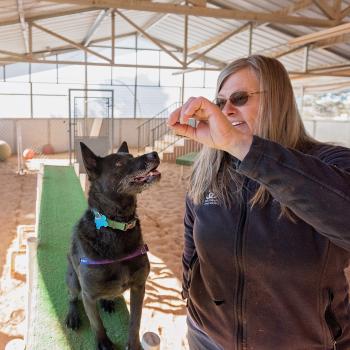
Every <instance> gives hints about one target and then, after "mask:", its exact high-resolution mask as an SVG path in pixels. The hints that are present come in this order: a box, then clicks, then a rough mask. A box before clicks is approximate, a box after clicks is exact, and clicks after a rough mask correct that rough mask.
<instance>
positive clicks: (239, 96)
mask: <svg viewBox="0 0 350 350" xmlns="http://www.w3.org/2000/svg"><path fill="white" fill-rule="evenodd" d="M262 92H263V91H254V92H247V91H236V92H234V93H233V94H232V95H231V96H230V97H229V99H228V100H229V101H230V103H231V104H232V105H233V106H236V107H241V106H244V105H245V104H246V103H247V101H248V99H249V97H250V96H252V95H256V94H260V93H262ZM214 103H215V104H216V105H217V106H218V107H219V108H220V109H223V108H224V107H225V105H226V103H227V100H225V99H224V98H220V97H217V98H216V99H215V101H214Z"/></svg>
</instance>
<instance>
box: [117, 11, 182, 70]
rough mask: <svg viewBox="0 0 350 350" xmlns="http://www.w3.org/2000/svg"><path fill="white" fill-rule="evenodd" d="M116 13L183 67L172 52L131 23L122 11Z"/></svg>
mask: <svg viewBox="0 0 350 350" xmlns="http://www.w3.org/2000/svg"><path fill="white" fill-rule="evenodd" d="M115 12H116V13H117V14H118V15H119V16H120V17H122V18H123V19H124V20H125V21H127V22H128V23H129V24H131V25H132V26H133V27H134V28H135V29H136V30H137V31H138V32H139V33H141V34H142V35H143V36H145V37H146V38H147V39H149V40H150V41H152V42H153V43H154V44H155V45H157V46H158V47H160V48H161V49H162V50H163V51H164V52H166V53H167V54H168V55H169V56H171V57H172V58H173V59H174V60H175V61H177V62H179V63H180V64H181V65H182V64H183V62H182V61H181V60H179V59H178V58H177V57H176V56H175V55H174V54H173V53H172V52H170V51H169V50H168V49H167V48H166V47H164V46H163V45H162V44H161V43H160V42H159V41H158V40H156V39H155V38H153V37H152V36H151V35H149V34H148V33H146V32H145V31H144V30H143V29H141V28H140V27H139V26H138V25H137V24H135V23H134V22H133V21H131V20H130V19H129V18H128V17H126V16H125V15H123V14H122V13H121V12H120V11H118V10H115Z"/></svg>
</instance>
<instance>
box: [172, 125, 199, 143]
mask: <svg viewBox="0 0 350 350" xmlns="http://www.w3.org/2000/svg"><path fill="white" fill-rule="evenodd" d="M170 127H171V129H173V130H174V132H175V134H176V135H179V136H185V137H188V138H190V139H192V140H195V141H196V129H195V128H193V127H192V126H190V125H187V124H180V123H177V124H174V125H172V126H170Z"/></svg>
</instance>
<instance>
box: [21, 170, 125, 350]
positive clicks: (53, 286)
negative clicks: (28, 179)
mask: <svg viewBox="0 0 350 350" xmlns="http://www.w3.org/2000/svg"><path fill="white" fill-rule="evenodd" d="M39 183H41V186H40V187H41V189H39V191H38V193H39V197H40V202H39V205H38V207H37V236H38V241H39V245H38V248H37V255H36V258H34V259H33V262H32V264H31V265H33V266H32V267H33V269H32V270H33V271H32V275H33V278H32V282H31V287H30V291H29V294H30V296H31V298H30V302H29V307H28V309H29V319H28V322H29V323H28V332H27V336H26V344H27V347H26V350H68V349H73V350H93V349H95V341H94V339H93V335H92V333H91V330H90V325H89V321H88V319H87V317H86V316H85V313H84V311H83V306H82V304H81V311H82V313H81V314H82V315H83V317H82V327H81V329H80V330H79V331H78V332H74V331H71V330H69V329H67V328H66V326H65V324H64V320H65V316H66V312H67V308H68V301H67V300H68V299H67V296H68V290H67V287H66V284H65V272H66V266H67V258H66V256H67V252H68V249H69V244H70V237H71V232H72V228H73V226H74V224H75V223H76V221H77V220H78V218H79V217H80V216H81V214H82V213H83V211H84V210H85V209H86V206H87V204H86V199H85V196H84V194H83V191H82V189H81V186H80V183H79V180H78V178H77V176H76V175H75V172H74V169H73V167H65V166H45V167H44V170H43V174H42V179H41V180H40V181H39ZM101 315H102V318H103V322H104V324H105V326H106V329H107V333H108V335H109V337H110V339H111V340H112V341H113V342H114V343H115V344H116V346H117V349H118V350H119V349H120V350H121V349H125V344H126V342H127V331H128V321H129V313H128V309H127V307H126V304H125V301H124V299H123V298H120V299H118V302H117V304H116V313H114V314H112V315H109V314H106V313H104V312H101Z"/></svg>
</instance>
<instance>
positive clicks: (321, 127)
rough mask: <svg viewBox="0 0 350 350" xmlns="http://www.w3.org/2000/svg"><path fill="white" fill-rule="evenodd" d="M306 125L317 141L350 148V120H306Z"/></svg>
mask: <svg viewBox="0 0 350 350" xmlns="http://www.w3.org/2000/svg"><path fill="white" fill-rule="evenodd" d="M304 125H305V128H306V130H307V131H308V132H309V134H310V135H312V136H313V137H314V138H315V139H317V140H320V141H323V142H332V143H335V144H338V145H341V146H346V147H349V148H350V120H327V119H318V120H304Z"/></svg>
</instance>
